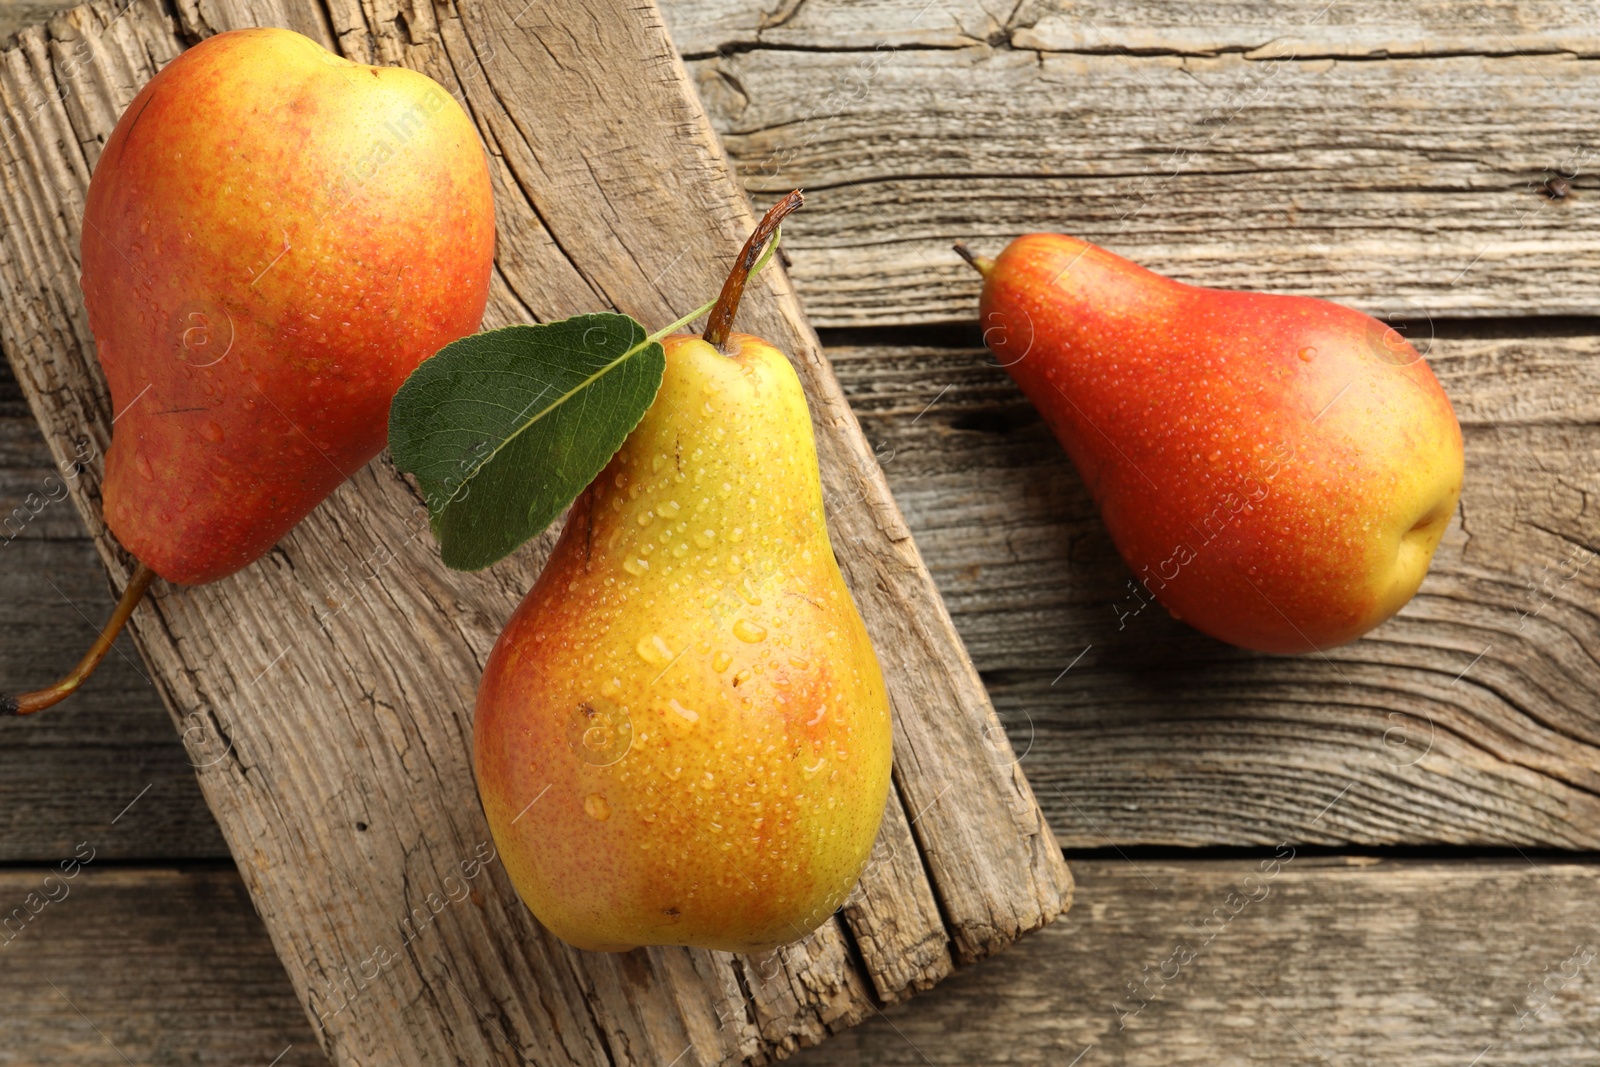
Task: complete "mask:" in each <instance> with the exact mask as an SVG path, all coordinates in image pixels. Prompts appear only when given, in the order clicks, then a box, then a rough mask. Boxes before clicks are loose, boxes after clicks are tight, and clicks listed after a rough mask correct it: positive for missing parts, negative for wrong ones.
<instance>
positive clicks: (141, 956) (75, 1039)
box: [0, 835, 328, 1067]
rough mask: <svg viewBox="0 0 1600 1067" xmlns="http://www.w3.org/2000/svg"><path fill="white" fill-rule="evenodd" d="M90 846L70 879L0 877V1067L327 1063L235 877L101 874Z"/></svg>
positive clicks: (55, 869) (297, 1066)
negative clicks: (85, 860)
mask: <svg viewBox="0 0 1600 1067" xmlns="http://www.w3.org/2000/svg"><path fill="white" fill-rule="evenodd" d="M96 836H97V835H96ZM75 846H76V843H75ZM75 846H74V847H75ZM93 847H94V843H93V842H91V844H90V846H89V849H87V850H82V851H79V852H78V855H80V856H93V857H94V858H93V859H92V860H91V861H90V862H89V863H88V864H87V865H79V866H77V867H75V868H74V867H69V868H67V870H71V871H73V872H74V873H73V874H71V875H70V876H68V875H67V874H66V873H65V871H64V870H63V869H62V868H61V867H60V866H59V865H58V864H52V865H50V866H48V867H41V868H14V869H9V870H5V871H0V919H8V920H9V925H4V924H0V961H3V964H0V1004H3V1005H4V1010H3V1011H0V1065H5V1067H113V1065H114V1067H127V1065H128V1064H129V1063H136V1064H141V1065H143V1064H174V1065H175V1064H185V1065H188V1064H193V1065H196V1067H199V1065H208V1067H209V1065H216V1067H222V1065H230V1067H232V1065H237V1067H267V1065H268V1064H274V1065H275V1067H316V1065H323V1064H326V1063H327V1062H328V1060H327V1057H326V1056H324V1055H323V1054H322V1051H321V1050H320V1049H318V1048H317V1043H316V1039H315V1038H314V1037H313V1036H312V1033H311V1028H310V1027H309V1026H308V1025H307V1023H306V1017H305V1012H304V1011H303V1010H302V1008H301V1006H300V1004H299V1002H298V1001H297V1000H296V999H295V996H294V990H293V989H292V988H291V987H290V985H289V980H288V979H287V978H286V977H285V976H284V973H283V967H282V965H280V964H279V963H278V959H277V957H276V956H275V955H273V952H272V942H271V940H270V939H268V937H267V932H266V931H265V930H264V929H262V926H261V920H260V919H258V918H256V916H255V913H254V912H252V911H251V910H250V898H249V895H248V894H247V893H246V892H245V888H244V883H243V882H241V881H240V880H239V876H238V875H237V874H236V873H235V872H234V871H232V870H216V869H204V868H202V869H199V870H181V869H174V868H165V869H152V868H132V869H130V868H105V867H101V866H100V864H102V863H104V862H105V861H106V857H105V856H104V854H103V853H102V854H96V853H94V852H93V851H92V849H93ZM63 855H64V856H66V857H70V856H72V855H73V852H72V850H71V849H69V851H67V852H66V853H64V854H63ZM19 909H20V910H21V916H19V915H18V910H19ZM22 916H26V918H23V917H22ZM274 1057H281V1058H279V1059H275V1058H274Z"/></svg>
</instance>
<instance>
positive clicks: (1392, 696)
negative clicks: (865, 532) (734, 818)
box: [829, 335, 1600, 849]
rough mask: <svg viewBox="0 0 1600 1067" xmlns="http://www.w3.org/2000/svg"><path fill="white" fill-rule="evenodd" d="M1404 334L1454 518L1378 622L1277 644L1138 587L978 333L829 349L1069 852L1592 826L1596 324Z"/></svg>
mask: <svg viewBox="0 0 1600 1067" xmlns="http://www.w3.org/2000/svg"><path fill="white" fill-rule="evenodd" d="M1418 340H1419V341H1420V342H1421V343H1422V347H1424V348H1426V349H1428V351H1429V361H1430V363H1431V365H1432V366H1433V368H1434V370H1435V371H1436V373H1437V374H1438V375H1439V377H1440V379H1441V381H1442V382H1443V384H1444V387H1445V389H1446V391H1447V392H1448V393H1449V395H1450V397H1451V399H1452V401H1453V402H1454V404H1455V406H1456V411H1457V414H1458V416H1459V417H1460V419H1461V422H1462V425H1463V430H1464V433H1465V437H1466V444H1467V478H1466V481H1465V485H1464V488H1463V493H1462V502H1461V505H1460V511H1459V515H1458V518H1457V519H1456V520H1455V522H1454V523H1453V524H1452V526H1451V529H1450V530H1449V532H1448V533H1447V534H1446V536H1445V540H1444V543H1443V544H1442V545H1441V546H1440V549H1439V551H1438V553H1437V555H1436V556H1435V559H1434V563H1433V568H1432V570H1431V572H1430V573H1429V576H1428V578H1427V580H1426V581H1425V582H1424V583H1423V586H1422V590H1421V592H1420V593H1419V595H1418V596H1417V598H1416V599H1415V600H1413V601H1412V603H1411V604H1410V605H1408V606H1407V607H1406V608H1405V610H1404V611H1402V612H1401V614H1400V615H1399V616H1398V617H1397V618H1396V619H1394V620H1391V621H1390V622H1389V623H1387V624H1385V625H1384V626H1382V627H1380V628H1379V629H1377V630H1376V631H1374V632H1373V633H1372V634H1371V635H1369V636H1368V637H1367V638H1365V639H1363V640H1361V641H1359V642H1357V643H1355V644H1353V645H1350V646H1347V647H1345V648H1341V649H1330V650H1328V652H1327V654H1326V655H1325V656H1301V657H1271V656H1262V655H1254V654H1250V653H1246V652H1243V651H1241V650H1238V649H1232V648H1229V647H1227V646H1224V645H1222V644H1220V643H1218V642H1215V641H1212V640H1210V639H1208V638H1205V637H1203V636H1201V635H1200V634H1198V633H1196V632H1195V631H1193V630H1191V629H1189V628H1188V627H1186V626H1184V625H1182V624H1180V623H1177V622H1174V621H1173V620H1172V619H1171V618H1170V617H1169V616H1168V615H1167V614H1166V612H1165V611H1164V610H1163V609H1162V608H1161V607H1160V606H1159V605H1158V604H1151V605H1150V606H1148V607H1141V602H1140V601H1139V600H1138V599H1135V598H1134V597H1133V596H1132V595H1131V593H1130V590H1129V588H1128V585H1127V582H1128V581H1129V575H1128V572H1127V570H1126V568H1125V567H1124V566H1123V565H1122V563H1121V561H1120V559H1119V558H1118V557H1117V554H1116V550H1115V548H1114V546H1113V545H1112V543H1111V541H1110V538H1109V536H1108V535H1107V534H1106V532H1105V529H1104V527H1103V525H1102V524H1101V522H1100V519H1099V516H1098V514H1097V512H1096V510H1095V508H1094V506H1093V503H1092V502H1091V501H1090V499H1089V497H1088V494H1087V492H1086V491H1085V489H1084V488H1083V485H1082V483H1081V482H1080V481H1079V479H1078V477H1077V475H1076V473H1075V472H1074V471H1073V470H1072V467H1071V464H1070V463H1069V462H1068V461H1067V460H1066V458H1065V455H1064V454H1063V453H1062V451H1061V449H1060V447H1059V446H1058V445H1057V444H1056V443H1055V441H1054V440H1053V439H1052V438H1051V436H1050V435H1049V433H1048V431H1046V430H1045V428H1044V426H1043V424H1042V423H1041V422H1040V421H1039V419H1038V417H1037V415H1036V414H1035V413H1034V412H1033V410H1032V409H1031V408H1030V407H1029V406H1028V404H1027V402H1026V401H1025V400H1024V399H1023V397H1022V396H1021V394H1020V393H1019V392H1018V391H1017V390H1016V389H1015V387H1014V386H1013V385H1012V384H1011V382H1010V380H1009V379H1008V378H1007V377H1006V376H1005V373H1004V372H1003V371H1001V370H999V369H998V368H996V367H994V366H992V365H991V361H990V360H989V358H988V357H987V356H986V354H985V353H984V352H983V351H982V350H981V349H975V348H974V349H968V350H966V351H961V350H957V349H950V348H932V347H901V348H886V347H848V346H846V347H834V348H830V349H829V353H830V356H831V358H832V360H833V364H834V367H835V369H836V370H837V372H838V373H839V375H840V378H841V380H842V381H843V382H844V384H845V388H846V390H847V391H848V392H849V394H850V397H851V401H852V403H853V405H854V406H855V408H856V411H857V413H858V415H859V417H860V419H861V423H862V428H863V430H864V431H865V432H866V434H867V436H868V439H869V440H870V441H872V443H873V446H874V448H875V449H876V450H877V452H878V457H879V460H880V462H881V463H882V464H883V466H884V469H885V471H886V472H887V473H888V475H889V477H890V480H891V484H892V485H893V486H894V491H895V495H896V498H897V499H898V500H899V502H900V505H901V507H902V508H903V509H904V510H905V513H906V515H907V521H908V522H909V523H910V525H911V527H912V529H913V530H914V531H915V533H916V536H917V539H918V542H919V543H920V544H921V545H922V547H923V551H924V552H925V553H926V556H927V558H928V560H929V561H930V565H931V567H932V569H933V572H934V575H935V577H936V579H937V580H938V582H939V584H940V588H941V589H942V591H943V592H944V595H945V598H946V601H947V603H948V604H949V605H950V609H951V612H952V614H953V616H954V618H955V620H956V623H957V625H958V627H960V629H961V632H962V635H963V637H964V638H965V640H966V642H967V645H968V647H969V648H970V649H971V650H972V652H973V655H974V658H975V662H976V663H977V664H978V665H979V667H980V669H982V670H983V672H984V678H985V681H986V683H987V684H988V686H989V688H990V691H991V693H992V694H993V695H994V698H995V701H996V704H997V706H998V707H999V708H1000V709H1001V713H1002V716H1003V717H1004V719H1005V720H1006V723H1007V726H1008V729H1009V730H1010V732H1011V739H1012V743H1013V746H1014V747H1015V749H1016V750H1017V751H1018V752H1019V753H1022V757H1021V758H1022V766H1024V767H1025V768H1027V769H1028V772H1029V777H1030V779H1031V780H1032V781H1033V783H1034V787H1035V789H1036V790H1037V791H1038V792H1039V796H1040V799H1041V802H1042V803H1043V804H1044V806H1045V809H1046V811H1047V812H1049V814H1050V818H1051V824H1052V826H1053V827H1054V828H1055V830H1056V834H1057V837H1058V838H1059V839H1060V840H1062V841H1063V842H1064V843H1065V844H1066V845H1067V846H1068V847H1091V848H1092V847H1102V846H1105V845H1107V844H1109V843H1116V844H1127V843H1173V844H1184V845H1209V844H1266V843H1274V842H1277V841H1281V840H1284V839H1286V838H1287V839H1290V840H1293V841H1297V842H1298V841H1310V842H1316V843H1326V844H1335V843H1343V842H1359V843H1363V844H1386V843H1405V842H1412V843H1472V844H1494V845H1521V846H1529V845H1533V846H1549V847H1558V848H1582V849H1593V848H1596V847H1597V846H1600V805H1597V802H1596V800H1595V794H1596V790H1597V789H1600V774H1597V768H1600V747H1597V745H1600V666H1597V664H1596V660H1595V658H1594V655H1593V650H1594V649H1595V648H1596V647H1597V646H1600V620H1597V616H1596V614H1595V611H1594V605H1595V604H1596V603H1597V602H1600V563H1597V562H1595V558H1596V553H1597V552H1600V516H1596V515H1595V514H1594V513H1593V511H1592V508H1591V507H1590V504H1589V501H1590V499H1591V498H1592V497H1593V495H1594V494H1595V493H1596V491H1597V490H1600V473H1597V472H1600V428H1597V425H1600V400H1597V397H1600V338H1596V337H1582V336H1578V337H1569V336H1558V335H1552V336H1542V337H1528V338H1521V339H1500V340H1496V339H1478V340H1471V339H1444V338H1439V339H1435V340H1432V341H1431V342H1430V341H1427V340H1426V339H1425V338H1421V337H1419V338H1418ZM1068 668H1070V670H1069V669H1068ZM1335 799H1339V803H1338V804H1337V805H1336V806H1335V807H1334V808H1332V809H1331V810H1328V811H1326V812H1324V809H1325V808H1326V807H1327V806H1328V805H1329V804H1330V803H1332V802H1333V801H1334V800H1335Z"/></svg>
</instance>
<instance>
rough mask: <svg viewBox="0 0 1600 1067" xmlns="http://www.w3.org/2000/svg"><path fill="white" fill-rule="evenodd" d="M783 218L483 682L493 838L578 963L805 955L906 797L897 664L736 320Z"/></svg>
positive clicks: (754, 244) (799, 420) (804, 416)
mask: <svg viewBox="0 0 1600 1067" xmlns="http://www.w3.org/2000/svg"><path fill="white" fill-rule="evenodd" d="M799 203H800V198H799V195H798V194H790V196H789V197H788V198H786V199H785V200H784V201H782V202H780V204H779V205H778V206H777V207H776V208H774V209H773V211H772V212H769V213H768V216H767V218H766V219H765V220H763V224H762V226H761V227H758V228H757V230H756V233H755V235H754V236H752V237H751V240H750V244H748V245H747V246H746V248H745V254H744V255H743V256H741V258H740V262H739V264H737V265H736V266H735V268H734V272H733V275H732V277H730V279H729V284H728V286H726V287H725V288H724V289H723V292H722V296H721V298H720V299H719V301H718V304H717V307H716V308H715V309H714V310H713V311H712V314H711V318H710V321H709V324H708V326H707V330H706V335H705V336H704V337H703V338H702V337H692V336H687V335H682V334H680V335H675V336H672V337H669V338H667V339H666V341H665V342H664V348H665V349H666V367H665V371H664V374H663V377H662V382H661V388H660V392H659V393H658V394H657V395H656V398H655V402H654V403H653V404H652V406H651V407H650V409H649V411H648V412H646V414H645V416H644V418H643V419H642V420H641V421H640V423H639V425H638V426H637V427H636V428H635V429H634V431H633V433H632V434H631V435H630V436H629V437H628V439H627V441H626V442H625V443H624V444H623V446H622V448H621V449H620V450H619V451H618V452H617V454H616V455H615V456H614V457H613V458H612V460H611V462H610V464H609V465H608V466H607V467H606V468H605V470H604V471H602V472H601V474H600V476H599V477H598V478H596V479H595V480H594V482H593V483H591V484H590V486H589V487H588V488H587V489H586V490H584V492H583V494H582V495H580V496H579V497H578V499H577V501H576V503H574V504H573V506H572V510H571V512H570V513H569V517H568V519H567V525H566V528H565V529H564V530H563V531H562V533H561V539H560V540H559V541H558V542H557V544H556V547H555V550H554V552H553V553H552V554H551V556H550V561H549V563H547V564H546V565H545V569H544V572H543V573H541V574H540V575H539V580H538V581H537V582H536V583H535V584H534V587H533V589H532V590H531V591H530V592H529V593H528V596H527V598H526V599H525V600H524V601H523V602H522V605H521V606H520V607H519V608H518V609H517V611H516V613H515V614H514V615H513V616H512V618H511V621H510V622H509V623H507V624H506V628H505V631H504V632H503V633H502V634H501V635H500V640H499V641H498V642H497V643H496V644H495V647H494V651H493V653H492V654H491V655H490V657H489V662H488V665H487V666H486V667H485V669H484V673H483V681H482V683H481V684H480V686H479V688H478V704H477V715H476V718H475V719H474V721H473V728H472V735H473V749H474V754H475V755H474V762H475V765H476V769H477V777H478V792H479V795H480V796H481V797H482V799H483V807H484V812H485V814H486V815H487V817H488V820H489V827H490V829H491V830H492V831H493V833H494V839H495V844H496V846H497V850H498V852H499V855H500V857H501V860H502V862H503V863H504V864H505V867H506V871H507V873H508V874H510V876H511V880H512V882H513V883H514V884H515V885H516V887H517V890H518V892H520V893H521V895H522V898H523V900H524V901H526V902H527V904H528V907H529V908H530V909H532V911H533V913H534V915H535V916H537V917H538V919H539V921H540V922H542V923H543V924H544V925H545V926H546V927H548V928H549V929H550V930H551V931H552V932H554V933H555V934H556V935H558V936H559V937H561V938H563V939H565V940H566V941H568V942H569V943H571V944H573V945H576V946H578V947H579V948H586V949H595V950H621V949H627V948H632V947H634V946H637V945H693V946H696V947H700V948H708V949H723V950H727V951H732V952H754V951H761V950H765V949H770V948H773V947H775V946H777V945H780V944H784V943H786V942H790V941H795V940H798V939H799V938H802V937H804V936H805V935H806V934H808V933H810V932H811V931H812V930H814V929H815V928H816V927H817V926H818V925H820V924H821V923H822V922H824V921H826V920H827V918H828V917H829V916H830V915H831V914H832V913H833V912H834V910H835V909H836V908H838V907H839V905H841V904H842V903H843V902H844V900H845V897H846V896H848V895H849V893H850V890H851V888H852V887H853V886H854V885H855V884H856V881H857V879H858V878H859V877H860V874H861V870H862V868H863V866H864V865H865V863H866V860H867V856H868V854H869V853H870V852H871V850H872V844H873V841H874V840H875V839H876V837H877V833H878V824H879V822H880V820H881V819H882V816H883V807H884V803H885V801H886V800H887V798H888V790H889V763H890V747H891V737H890V724H889V702H888V697H887V695H886V693H885V690H884V684H883V675H882V673H881V672H880V671H879V668H878V661H877V658H876V656H875V655H874V654H873V650H872V645H871V643H870V642H869V640H868V638H867V632H866V627H865V625H864V624H863V623H862V620H861V616H860V614H859V613H857V611H856V607H855V604H854V602H852V600H851V598H850V591H849V589H848V588H846V586H845V583H844V579H843V577H842V576H841V575H840V573H839V565H838V563H837V561H836V560H835V559H834V555H833V550H832V547H831V546H830V544H829V542H828V533H827V527H826V524H825V523H824V520H823V510H822V488H821V482H820V477H819V474H818V470H817V453H816V445H815V442H814V441H813V438H812V431H811V416H810V413H809V411H808V410H807V406H806V399H805V393H804V392H803V390H802V389H801V386H800V380H799V378H798V377H797V376H796V375H795V371H794V368H793V367H792V366H791V365H790V363H789V360H788V359H787V358H786V357H785V356H784V355H783V353H781V352H779V351H778V350H777V349H775V348H773V347H772V346H771V345H769V344H767V343H766V342H765V341H762V340H760V339H759V338H756V337H751V336H748V335H745V334H739V333H732V332H730V330H729V326H730V324H731V321H732V318H733V312H734V310H735V309H736V308H737V306H738V301H739V292H740V290H741V289H742V288H743V286H744V282H745V277H746V275H747V274H748V273H749V271H750V267H751V263H752V262H753V261H754V258H755V253H758V252H759V251H760V249H761V245H762V244H763V243H764V242H765V240H766V238H767V237H768V236H770V235H771V234H772V231H773V229H774V228H775V227H776V225H777V222H778V220H779V219H781V218H782V215H783V213H785V212H786V211H790V210H793V209H794V208H796V207H798V206H799Z"/></svg>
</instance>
